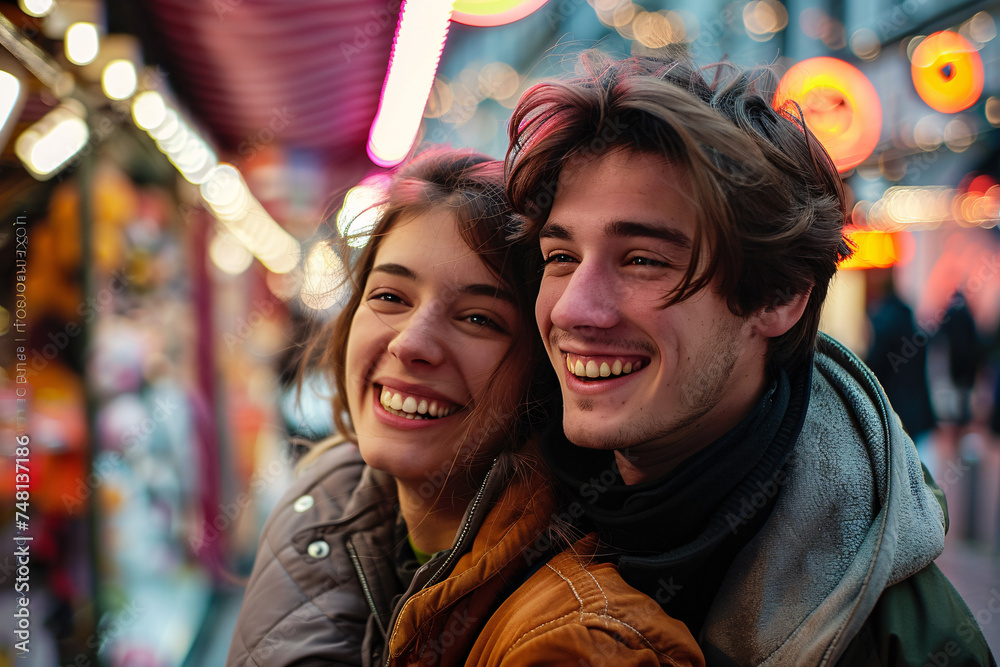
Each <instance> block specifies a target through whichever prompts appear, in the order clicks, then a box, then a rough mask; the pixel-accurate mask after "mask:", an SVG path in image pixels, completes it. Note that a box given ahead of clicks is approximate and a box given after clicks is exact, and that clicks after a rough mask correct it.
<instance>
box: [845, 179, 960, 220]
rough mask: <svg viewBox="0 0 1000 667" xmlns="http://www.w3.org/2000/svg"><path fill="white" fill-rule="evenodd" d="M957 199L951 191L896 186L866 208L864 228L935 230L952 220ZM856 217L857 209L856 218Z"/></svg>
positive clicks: (941, 188)
mask: <svg viewBox="0 0 1000 667" xmlns="http://www.w3.org/2000/svg"><path fill="white" fill-rule="evenodd" d="M954 198H955V190H953V189H952V188H945V187H912V186H911V187H904V186H894V187H891V188H889V189H888V190H886V191H885V194H883V195H882V198H881V199H879V200H878V201H876V202H875V203H874V204H871V205H870V206H868V207H867V209H866V211H865V218H866V219H865V224H866V225H867V226H868V227H869V228H871V229H877V230H882V231H896V230H900V229H903V228H913V227H918V228H921V229H932V228H934V227H937V226H939V225H940V224H941V223H943V222H946V221H948V220H951V219H952V201H953V200H954ZM857 213H858V210H857V208H855V215H856V214H857ZM855 219H856V217H855Z"/></svg>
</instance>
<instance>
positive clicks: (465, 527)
mask: <svg viewBox="0 0 1000 667" xmlns="http://www.w3.org/2000/svg"><path fill="white" fill-rule="evenodd" d="M496 464H497V459H494V460H493V465H491V466H490V469H489V470H488V471H487V472H486V477H484V478H483V483H482V484H481V485H480V486H479V491H477V492H476V497H475V498H473V499H472V504H471V505H470V511H469V520H468V521H466V522H465V523H464V524H462V532H461V533H459V536H458V540H457V541H456V542H455V546H454V548H453V549H452V550H451V551H450V552H448V555H447V556H445V559H444V562H443V563H441V567H439V568H438V569H437V572H435V573H434V574H432V575H431V578H430V579H428V580H427V583H425V584H424V585H423V587H422V588H421V589H420V590H426V589H428V588H430V587H431V586H433V585H434V584H435V583H437V581H438V580H439V579H440V578H441V576H442V574H443V573H444V572H445V571H447V569H448V566H449V565H450V564H451V561H452V560H454V558H455V554H457V553H460V552H461V551H462V546H464V544H465V538H466V537H468V535H469V526H470V525H471V524H472V518H473V517H474V516H475V514H476V511H477V510H478V509H479V503H480V502H482V499H483V493H485V492H486V484H487V483H488V482H489V481H490V475H492V474H493V469H494V468H495V467H496ZM348 544H350V543H348ZM351 557H352V558H356V557H357V556H356V553H355V552H353V549H352V554H351ZM355 567H358V566H357V565H356V566H355ZM362 586H363V587H364V589H365V595H366V596H367V595H368V587H367V584H366V583H365V582H364V577H362ZM368 603H369V604H370V605H372V609H373V610H374V609H375V606H374V605H373V604H372V602H371V598H370V597H369V598H368ZM404 606H405V603H404ZM377 617H378V615H377V614H376V618H377ZM395 620H396V619H393V621H395ZM395 626H396V624H395V622H393V629H394V628H395ZM379 627H380V628H381V627H382V624H381V623H379ZM383 632H385V631H384V630H383ZM389 638H390V633H386V636H385V662H384V663H383V665H384V667H389V663H390V662H392V652H391V651H390V650H389Z"/></svg>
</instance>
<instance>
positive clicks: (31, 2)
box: [17, 0, 56, 18]
mask: <svg viewBox="0 0 1000 667" xmlns="http://www.w3.org/2000/svg"><path fill="white" fill-rule="evenodd" d="M17 4H18V5H19V6H20V7H21V11H22V12H24V13H25V14H27V15H28V16H36V17H39V18H41V17H43V16H48V15H49V14H50V13H51V12H52V10H53V8H55V4H56V3H55V2H53V0H18V3H17Z"/></svg>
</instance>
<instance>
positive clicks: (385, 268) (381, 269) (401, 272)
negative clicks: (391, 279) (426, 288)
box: [371, 263, 417, 280]
mask: <svg viewBox="0 0 1000 667" xmlns="http://www.w3.org/2000/svg"><path fill="white" fill-rule="evenodd" d="M371 272H372V273H376V272H378V273H388V274H389V275H390V276H398V277H400V278H407V279H409V280H416V279H417V274H415V273H414V272H413V271H411V270H410V269H408V268H406V267H405V266H403V265H402V264H392V263H386V264H379V265H378V266H373V267H372V270H371Z"/></svg>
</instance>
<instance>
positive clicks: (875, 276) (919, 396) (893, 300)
mask: <svg viewBox="0 0 1000 667" xmlns="http://www.w3.org/2000/svg"><path fill="white" fill-rule="evenodd" d="M866 278H867V280H868V289H869V294H870V297H869V321H870V322H871V329H872V337H871V344H870V345H869V346H868V354H867V356H866V358H865V363H866V364H868V367H869V368H870V369H872V372H873V373H875V377H877V378H878V381H879V382H880V383H881V384H882V388H883V389H884V390H885V395H886V397H887V398H888V399H889V402H890V403H891V404H892V407H893V409H894V410H895V411H896V414H897V415H899V418H900V420H901V421H902V422H903V428H904V429H905V430H906V432H907V433H909V434H910V437H911V438H912V439H913V441H914V442H915V443H917V447H918V449H923V447H922V444H923V442H924V440H925V439H926V436H927V435H928V434H929V433H930V432H931V431H932V430H933V429H934V427H935V426H936V425H937V420H936V418H935V416H934V408H933V406H932V405H931V392H930V386H929V384H928V382H927V343H928V341H929V339H930V334H929V333H928V332H926V331H923V330H921V329H918V328H917V325H916V320H915V318H914V315H913V309H912V308H910V306H909V305H908V304H907V303H906V302H905V301H903V300H902V299H901V298H900V297H899V295H898V294H897V293H896V289H895V284H894V282H893V279H892V269H891V268H889V269H869V270H868V271H867V272H866Z"/></svg>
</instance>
